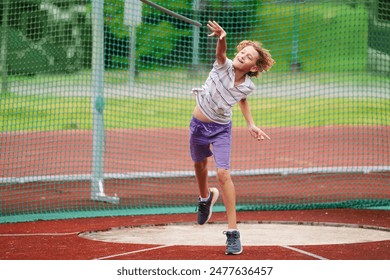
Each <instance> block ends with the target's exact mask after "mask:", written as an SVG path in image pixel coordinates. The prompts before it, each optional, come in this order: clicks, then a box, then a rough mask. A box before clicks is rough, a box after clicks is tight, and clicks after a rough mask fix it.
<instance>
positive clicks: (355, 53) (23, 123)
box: [0, 0, 390, 222]
mask: <svg viewBox="0 0 390 280" xmlns="http://www.w3.org/2000/svg"><path fill="white" fill-rule="evenodd" d="M125 2H126V3H125ZM154 2H155V3H157V4H159V5H161V6H163V7H165V8H168V9H170V10H172V11H174V12H176V13H179V14H181V15H184V16H186V17H188V18H191V19H193V20H196V21H199V22H200V23H202V24H203V26H202V27H197V26H192V25H190V24H188V23H186V22H183V21H181V20H179V19H176V18H174V17H172V16H170V15H167V14H165V13H162V12H160V11H158V10H156V9H154V8H152V7H150V6H148V5H146V4H142V3H141V2H140V1H130V0H129V1H125V0H95V1H92V0H3V1H1V3H0V19H1V21H0V22H1V33H0V34H1V36H0V38H1V56H0V62H1V63H0V72H1V73H0V75H1V96H0V97H1V99H0V129H1V130H0V141H1V146H0V149H1V150H0V215H1V217H0V219H1V221H0V222H14V221H29V220H35V219H58V218H73V217H94V216H107V215H137V214H152V213H185V212H193V211H194V209H195V206H196V202H197V196H198V189H197V183H196V179H195V177H194V169H193V163H192V160H191V157H190V152H189V129H188V126H189V122H190V119H191V115H192V111H193V109H194V106H195V104H196V100H195V98H194V96H193V95H192V93H191V89H192V88H194V87H201V86H202V85H203V83H204V82H205V80H206V78H207V76H208V72H209V71H210V70H211V67H212V64H213V62H214V61H215V47H216V38H215V37H208V36H207V35H208V34H209V31H208V29H207V27H206V23H207V21H208V20H215V21H217V22H218V23H219V24H220V25H221V26H222V27H223V28H224V29H225V30H226V32H227V44H228V51H227V54H228V57H229V58H233V57H234V55H235V46H236V45H237V44H238V43H239V42H240V41H242V40H245V39H248V40H256V41H261V42H262V43H263V46H264V47H265V48H266V49H269V50H270V51H271V54H272V57H273V58H274V59H275V61H276V64H275V65H274V66H273V67H272V69H271V70H270V71H269V72H267V73H264V74H262V75H261V76H260V77H258V78H253V81H254V83H255V85H256V90H255V91H254V92H253V94H252V95H251V96H250V97H249V98H248V101H249V104H250V107H251V111H252V115H253V118H254V120H255V123H256V124H257V125H258V126H259V127H261V128H262V129H263V130H264V131H265V132H266V133H267V134H268V135H270V137H271V141H262V142H257V141H255V140H253V139H252V137H251V136H250V134H249V133H248V130H247V128H246V124H245V120H244V118H243V116H242V114H241V112H240V109H239V106H236V107H235V108H234V110H233V127H234V128H233V147H232V162H231V173H232V176H233V181H234V183H235V186H236V192H237V208H238V210H285V209H316V208H336V207H348V208H375V209H389V207H390V148H389V147H390V78H389V73H390V47H389V46H390V2H389V1H387V0H386V1H385V0H376V1H368V0H367V1H362V0H356V1H352V0H349V1H325V0H324V1H319V0H317V1H314V0H313V1H309V0H306V1H304V0H301V1H298V0H295V1H293V0H291V1H287V0H284V1H282V0H279V1H277V0H274V1H271V0H268V1H266V0H263V1H258V0H245V1H243V0H240V1H239V0H231V1H228V0H207V1H206V0H192V1H189V0H188V1H183V0H170V1H168V0H155V1H154ZM209 165H210V172H209V176H210V185H213V186H217V180H216V172H215V165H214V162H213V159H212V158H210V160H209ZM223 210H224V206H223V203H222V201H219V202H218V203H217V206H216V211H223Z"/></svg>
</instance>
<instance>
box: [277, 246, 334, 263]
mask: <svg viewBox="0 0 390 280" xmlns="http://www.w3.org/2000/svg"><path fill="white" fill-rule="evenodd" d="M279 246H280V247H282V248H285V249H289V250H292V251H295V252H298V253H301V254H304V255H307V256H310V257H313V258H316V259H319V260H329V259H327V258H324V257H321V256H319V255H316V254H313V253H310V252H307V251H304V250H301V249H298V248H295V247H291V246H288V245H279Z"/></svg>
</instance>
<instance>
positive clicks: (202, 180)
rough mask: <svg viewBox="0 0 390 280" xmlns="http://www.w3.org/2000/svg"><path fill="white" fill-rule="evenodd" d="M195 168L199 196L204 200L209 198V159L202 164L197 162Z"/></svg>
mask: <svg viewBox="0 0 390 280" xmlns="http://www.w3.org/2000/svg"><path fill="white" fill-rule="evenodd" d="M194 167H195V176H196V179H197V181H198V188H199V194H200V196H201V197H202V198H207V197H208V196H209V187H208V170H207V158H205V159H204V160H203V161H201V162H195V163H194Z"/></svg>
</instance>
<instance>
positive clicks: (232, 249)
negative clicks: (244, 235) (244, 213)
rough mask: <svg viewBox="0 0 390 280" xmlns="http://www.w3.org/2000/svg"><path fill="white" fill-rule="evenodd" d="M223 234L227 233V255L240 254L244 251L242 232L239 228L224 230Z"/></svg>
mask: <svg viewBox="0 0 390 280" xmlns="http://www.w3.org/2000/svg"><path fill="white" fill-rule="evenodd" d="M223 234H225V235H226V237H227V239H226V251H225V254H226V255H239V254H241V253H242V246H241V240H240V232H239V231H238V230H234V231H224V232H223Z"/></svg>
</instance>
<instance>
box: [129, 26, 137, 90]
mask: <svg viewBox="0 0 390 280" xmlns="http://www.w3.org/2000/svg"><path fill="white" fill-rule="evenodd" d="M129 29H130V31H129V36H130V38H129V39H130V56H129V86H130V89H132V88H133V85H134V79H135V62H136V60H135V49H136V47H135V46H136V41H137V37H136V36H137V27H136V26H135V25H132V26H129Z"/></svg>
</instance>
